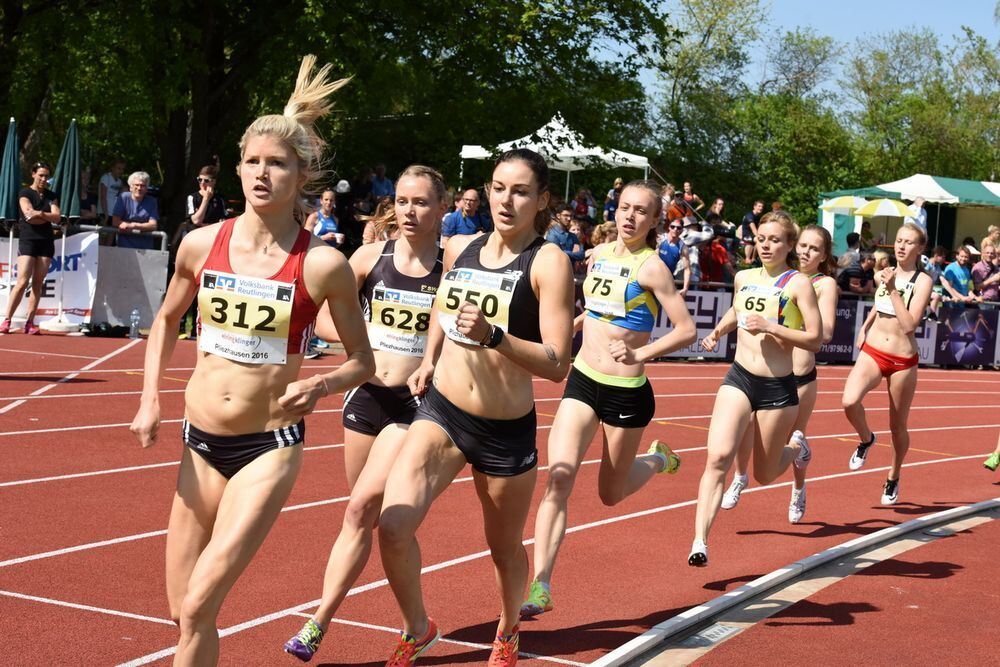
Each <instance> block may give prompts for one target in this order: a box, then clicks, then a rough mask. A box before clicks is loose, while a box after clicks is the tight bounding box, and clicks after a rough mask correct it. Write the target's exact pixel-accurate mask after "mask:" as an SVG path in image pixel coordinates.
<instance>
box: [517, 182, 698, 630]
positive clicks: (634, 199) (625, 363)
mask: <svg viewBox="0 0 1000 667" xmlns="http://www.w3.org/2000/svg"><path fill="white" fill-rule="evenodd" d="M660 207H661V200H660V195H659V186H658V185H657V184H656V183H655V182H653V181H633V182H631V183H629V184H628V185H626V186H625V188H624V189H623V190H622V192H621V195H620V196H619V199H618V210H617V212H616V213H615V222H616V225H617V228H618V240H617V241H615V242H614V243H606V244H604V245H601V246H598V247H597V248H596V249H595V250H594V253H593V255H592V256H591V260H590V267H589V269H588V272H587V276H586V277H585V278H584V281H583V292H584V295H585V297H586V306H585V308H586V310H585V311H584V313H583V314H581V315H580V316H579V317H578V318H577V324H578V325H582V326H583V347H582V348H581V349H580V352H579V353H578V354H577V357H576V361H575V362H574V363H573V368H572V369H571V370H570V373H569V380H568V381H567V383H566V390H565V393H563V398H562V402H560V404H559V409H558V411H557V412H556V417H555V421H554V422H553V424H552V430H551V431H550V432H549V481H548V486H547V487H546V490H545V496H544V498H543V499H542V502H541V505H540V506H539V508H538V516H537V518H536V520H535V580H534V581H532V583H531V589H530V590H529V593H528V599H527V600H526V601H525V602H524V604H523V605H522V606H521V615H522V616H534V615H536V614H541V613H543V612H546V611H549V610H550V609H552V595H551V588H550V586H551V580H552V570H553V568H554V566H555V561H556V556H557V555H558V553H559V546H560V544H561V543H562V540H563V536H564V535H565V533H566V520H567V519H566V517H567V509H566V506H567V503H568V501H569V496H570V494H571V493H572V491H573V483H574V481H575V480H576V474H577V471H578V470H579V469H580V465H581V463H582V462H583V457H584V454H585V453H586V452H587V448H588V447H589V446H590V443H591V441H592V440H593V438H594V434H595V433H596V432H597V429H598V428H599V427H601V425H602V424H603V429H602V430H601V435H602V437H603V441H604V442H603V454H602V459H601V468H600V472H599V473H598V493H599V495H600V497H601V501H602V502H603V503H604V504H605V505H609V506H610V505H615V504H617V503H619V502H621V501H622V500H623V499H624V498H626V497H627V496H629V495H631V494H633V493H635V492H636V491H638V490H639V489H640V488H642V487H643V485H645V484H646V482H648V481H649V480H650V479H652V476H653V475H654V474H656V473H657V472H676V470H677V467H678V466H679V465H680V459H679V458H678V457H677V455H676V454H674V453H673V452H672V451H670V448H669V447H667V446H666V445H665V444H663V443H660V442H654V443H653V445H652V446H651V447H650V448H649V454H650V456H642V457H639V458H637V457H636V452H637V451H638V449H639V443H640V441H641V440H642V434H643V431H644V430H645V428H646V425H647V424H649V422H650V420H651V419H652V418H653V413H654V411H655V408H656V402H655V399H654V398H653V389H652V386H651V385H650V383H649V380H648V379H647V378H646V373H645V369H644V364H645V362H647V361H650V360H652V359H656V358H658V357H662V356H664V355H665V354H668V353H670V352H673V351H674V350H677V349H680V348H682V347H684V346H686V345H689V344H691V343H692V342H694V340H695V337H696V332H695V327H694V322H692V320H691V316H690V315H689V314H688V310H687V307H686V306H685V304H684V299H683V297H681V296H680V295H679V294H678V293H677V291H676V290H675V289H674V280H673V277H672V276H671V275H670V271H669V270H668V269H667V266H666V264H664V263H663V262H662V261H660V259H659V257H658V256H657V254H656V251H655V250H653V247H652V246H653V245H654V244H655V243H656V223H657V221H658V220H659V216H660ZM661 307H662V308H663V310H664V311H665V313H666V315H667V316H668V317H669V318H670V322H671V323H672V324H673V329H672V330H671V331H670V333H668V334H667V335H665V336H663V337H662V338H659V339H657V340H655V341H653V342H650V333H651V332H652V330H653V325H654V324H655V322H656V319H657V317H658V316H659V315H660V309H661Z"/></svg>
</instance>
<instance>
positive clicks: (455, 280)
mask: <svg viewBox="0 0 1000 667" xmlns="http://www.w3.org/2000/svg"><path fill="white" fill-rule="evenodd" d="M489 238H490V235H489V234H484V235H482V236H480V237H478V238H476V239H474V240H473V241H472V242H471V243H470V244H469V245H468V246H466V248H465V250H463V251H462V254H460V255H459V256H458V258H457V259H456V260H455V265H454V266H452V267H451V270H450V271H448V272H446V273H445V275H444V279H443V280H442V281H441V287H440V289H439V290H438V295H439V296H438V298H437V301H436V304H437V305H436V307H437V309H438V321H439V322H440V323H441V327H442V328H443V329H444V331H445V333H446V334H447V335H448V338H451V339H452V340H454V341H457V342H459V343H466V344H471V345H478V344H479V341H477V340H471V339H469V338H467V337H466V336H464V335H462V334H461V333H459V332H458V330H457V329H456V328H455V317H456V315H457V313H458V309H459V308H460V307H461V305H462V304H463V303H464V302H466V301H468V302H470V303H474V304H476V305H478V306H479V308H480V309H481V310H482V311H483V315H485V316H486V320H487V321H488V322H489V323H490V324H492V325H494V326H498V327H500V328H501V329H503V330H504V331H505V332H507V333H509V334H510V335H512V336H516V337H517V338H522V339H524V340H529V341H532V342H534V343H541V342H542V334H541V331H540V330H539V328H538V297H536V296H535V292H534V291H533V290H532V289H531V264H532V262H534V261H535V255H537V254H538V249H539V248H541V247H542V246H543V245H545V243H546V241H545V239H543V238H541V237H538V238H536V239H535V240H534V241H532V242H531V244H530V245H529V246H528V247H527V248H525V249H524V251H523V252H521V254H520V255H518V256H517V257H515V258H514V261H512V262H510V263H509V264H507V265H505V266H502V267H500V268H497V269H488V268H486V267H485V266H483V265H482V263H480V261H479V252H480V251H481V250H482V248H483V246H484V245H486V241H487V239H489Z"/></svg>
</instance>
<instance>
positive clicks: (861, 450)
mask: <svg viewBox="0 0 1000 667" xmlns="http://www.w3.org/2000/svg"><path fill="white" fill-rule="evenodd" d="M874 444H875V434H874V433H872V439H871V440H870V441H869V442H867V443H865V442H862V443H860V444H858V448H857V449H855V450H854V453H853V454H851V460H850V462H848V464H847V467H848V468H850V469H851V470H860V469H861V467H862V466H864V464H865V461H867V460H868V450H869V449H870V448H871V446H872V445H874Z"/></svg>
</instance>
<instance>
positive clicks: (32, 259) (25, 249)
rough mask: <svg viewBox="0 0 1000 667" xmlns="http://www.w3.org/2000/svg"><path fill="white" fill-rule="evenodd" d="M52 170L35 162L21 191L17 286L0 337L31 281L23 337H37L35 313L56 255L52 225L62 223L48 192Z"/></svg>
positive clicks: (9, 302)
mask: <svg viewBox="0 0 1000 667" xmlns="http://www.w3.org/2000/svg"><path fill="white" fill-rule="evenodd" d="M51 175H52V168H51V167H49V165H47V164H45V163H44V162H37V163H35V166H33V167H32V168H31V185H30V186H29V187H27V188H24V189H23V190H21V192H20V193H18V196H17V202H18V237H19V238H18V243H17V253H18V257H17V282H16V283H15V284H14V289H13V291H12V292H11V294H10V298H9V299H8V301H7V314H6V316H5V317H4V320H3V322H0V333H8V332H9V331H10V320H11V318H13V317H14V313H15V312H16V311H17V307H18V306H19V305H20V304H21V297H23V296H24V290H25V289H27V287H28V281H29V280H30V281H31V296H30V297H29V298H28V317H27V321H26V322H25V323H24V333H26V334H37V333H39V330H38V327H37V326H35V311H37V310H38V301H39V300H40V299H41V298H42V292H43V291H45V276H46V274H47V273H48V272H49V266H50V265H51V264H52V256H53V255H55V253H56V248H55V233H54V230H53V229H52V225H54V224H59V221H60V219H61V216H60V211H59V201H58V200H57V199H56V196H55V195H54V194H52V193H51V192H49V190H48V187H49V177H50V176H51Z"/></svg>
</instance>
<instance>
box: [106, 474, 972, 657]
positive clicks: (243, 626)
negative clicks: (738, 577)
mask: <svg viewBox="0 0 1000 667" xmlns="http://www.w3.org/2000/svg"><path fill="white" fill-rule="evenodd" d="M982 456H984V454H973V455H971V456H957V457H954V458H950V459H937V460H932V461H918V462H916V463H904V464H903V467H904V468H913V467H916V466H923V465H934V464H938V463H951V462H954V461H967V460H969V459H978V458H980V457H982ZM889 469H890V468H889V466H885V467H882V468H870V469H867V470H856V471H852V472H845V473H836V474H833V475H824V476H822V477H810V478H807V480H806V481H807V482H820V481H824V480H829V479H839V478H841V477H854V476H857V475H870V474H872V473H877V472H885V471H887V470H889ZM791 485H792V482H779V483H777V484H769V485H767V486H758V487H752V488H750V489H747V490H745V491H744V493H749V492H754V491H756V492H760V491H768V490H772V489H780V488H783V487H786V486H791ZM697 503H698V501H697V499H695V500H685V501H683V502H679V503H673V504H671V505H663V506H661V507H654V508H652V509H648V510H642V511H639V512H632V513H630V514H623V515H621V516H616V517H609V518H606V519H601V520H600V521H592V522H590V523H585V524H582V525H579V526H573V527H571V528H567V530H566V533H567V534H570V533H578V532H581V531H584V530H589V529H591V528H598V527H601V526H607V525H610V524H614V523H620V522H622V521H629V520H631V519H638V518H642V517H646V516H650V515H653V514H659V513H661V512H666V511H668V510H673V509H679V508H682V507H690V506H692V505H696V504H697ZM534 542H535V540H534V539H527V540H524V541H523V542H522V544H524V546H530V545H532V544H534ZM489 555H490V552H489V551H479V552H477V553H473V554H468V555H466V556H461V557H459V558H453V559H452V560H448V561H444V562H442V563H437V564H435V565H430V566H427V567H424V568H421V570H420V573H421V574H428V573H431V572H436V571H438V570H444V569H446V568H449V567H454V566H455V565H461V564H464V563H468V562H470V561H474V560H478V559H480V558H486V557H488V556H489ZM388 584H389V580H388V579H380V580H378V581H373V582H370V583H368V584H364V585H363V586H356V587H354V588H352V589H351V590H350V591H348V593H347V595H348V596H351V595H357V594H358V593H363V592H366V591H371V590H375V589H377V588H382V587H384V586H387V585H388ZM320 602H321V600H319V599H317V600H311V601H309V602H303V603H302V604H298V605H295V606H294V607H289V608H287V609H282V610H280V611H276V612H272V613H270V614H266V615H264V616H259V617H257V618H254V619H251V620H249V621H244V622H243V623H240V624H238V625H233V626H230V627H228V628H225V629H223V630H220V631H219V637H227V636H229V635H234V634H236V633H237V632H242V631H243V630H249V629H251V628H255V627H257V626H260V625H264V624H265V623H270V622H271V621H275V620H278V619H280V618H284V617H286V616H290V615H292V614H295V613H298V612H303V611H305V610H307V609H311V608H313V607H316V606H318V605H319V603H320ZM176 651H177V647H176V646H170V647H167V648H164V649H161V650H159V651H156V652H155V653H149V654H147V655H144V656H141V657H138V658H135V659H134V660H130V661H129V662H125V663H121V664H120V665H118V667H138V666H139V665H146V664H149V663H151V662H155V661H157V660H161V659H163V658H167V657H169V656H171V655H173V654H174V653H175V652H176Z"/></svg>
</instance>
